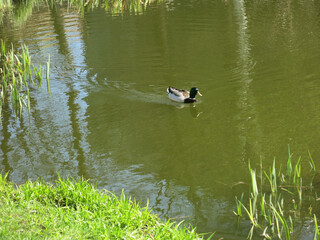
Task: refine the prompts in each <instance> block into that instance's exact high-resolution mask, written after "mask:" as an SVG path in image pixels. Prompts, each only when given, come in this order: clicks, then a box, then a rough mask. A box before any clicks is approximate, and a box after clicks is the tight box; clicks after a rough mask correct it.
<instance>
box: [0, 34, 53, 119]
mask: <svg viewBox="0 0 320 240" xmlns="http://www.w3.org/2000/svg"><path fill="white" fill-rule="evenodd" d="M0 47H1V48H0V117H1V112H2V108H3V107H4V106H5V105H8V104H9V102H11V103H12V109H13V110H14V112H15V113H16V115H21V113H22V111H23V109H25V108H26V109H27V110H28V113H29V115H30V108H31V107H30V85H31V86H36V87H38V88H39V87H41V85H42V81H43V74H42V68H41V65H40V67H36V66H35V65H34V64H32V62H31V56H30V54H29V50H28V48H27V47H26V46H25V45H22V46H21V50H20V51H19V52H15V51H14V49H13V45H11V48H7V47H6V44H5V42H4V41H3V40H1V46H0ZM49 71H50V59H49V61H48V63H47V67H46V82H47V89H48V92H49V93H50V83H49Z"/></svg>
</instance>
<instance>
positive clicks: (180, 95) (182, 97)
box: [167, 87, 202, 103]
mask: <svg viewBox="0 0 320 240" xmlns="http://www.w3.org/2000/svg"><path fill="white" fill-rule="evenodd" d="M167 92H168V95H169V98H170V99H171V100H173V101H176V102H183V103H193V102H196V101H197V100H196V95H197V93H198V94H199V95H200V96H202V95H201V93H200V92H199V90H198V88H196V87H193V88H191V89H190V92H188V91H186V90H182V89H177V88H174V87H168V88H167Z"/></svg>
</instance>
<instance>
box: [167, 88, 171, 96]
mask: <svg viewBox="0 0 320 240" xmlns="http://www.w3.org/2000/svg"><path fill="white" fill-rule="evenodd" d="M171 92H172V91H171V87H170V86H169V87H168V88H167V93H168V94H169V93H171Z"/></svg>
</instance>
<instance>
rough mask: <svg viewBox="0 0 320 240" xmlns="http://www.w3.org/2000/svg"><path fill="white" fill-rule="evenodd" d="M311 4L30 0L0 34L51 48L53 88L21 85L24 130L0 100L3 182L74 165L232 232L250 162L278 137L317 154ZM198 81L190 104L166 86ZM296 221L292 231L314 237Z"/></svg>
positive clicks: (41, 50) (228, 235)
mask: <svg viewBox="0 0 320 240" xmlns="http://www.w3.org/2000/svg"><path fill="white" fill-rule="evenodd" d="M319 7H320V5H319V3H318V2H317V1H289V0H288V1H280V2H279V1H276V2H275V1H249V2H247V1H246V2H244V1H241V0H240V1H237V0H235V1H228V0H225V1H222V0H218V1H205V0H203V1H191V0H190V1H179V0H172V1H160V2H159V3H157V4H155V3H154V4H150V5H148V6H147V7H146V8H145V9H143V11H142V10H141V11H139V12H131V13H130V12H125V13H110V12H107V11H105V10H104V9H102V8H97V9H93V10H91V11H89V12H86V13H84V14H83V15H82V14H80V13H78V11H76V10H72V9H67V8H64V7H60V8H55V9H51V8H48V7H44V6H43V7H37V8H35V9H33V12H32V14H31V15H30V16H29V17H28V20H27V21H26V22H25V23H22V24H14V23H13V22H6V23H4V24H3V25H2V26H1V28H0V36H1V37H2V38H4V39H6V40H7V41H10V42H13V43H15V44H16V45H19V44H22V43H24V44H26V45H27V46H29V49H30V53H31V55H32V59H33V61H34V62H35V63H36V64H42V65H44V64H45V62H46V61H47V58H48V55H49V54H50V57H51V91H52V98H50V96H48V95H47V93H46V91H45V88H44V89H42V91H41V90H39V91H37V90H36V89H34V90H33V92H32V101H33V104H32V110H31V121H30V134H29V135H28V134H27V132H28V127H29V121H28V117H27V113H25V114H24V116H23V117H22V118H16V117H15V116H14V115H13V114H11V110H10V108H8V109H4V114H3V119H2V126H1V127H0V132H1V134H0V166H1V170H4V171H10V175H9V177H10V180H12V181H14V182H16V183H23V182H25V181H26V180H28V179H36V178H38V177H43V178H44V179H46V180H49V181H51V180H54V179H56V177H57V172H59V173H60V174H61V175H62V176H84V177H85V178H89V179H92V180H93V181H96V182H98V186H99V188H106V189H109V190H111V191H113V192H115V193H116V194H120V193H121V191H122V189H124V191H125V193H126V194H128V195H131V196H133V197H134V198H136V199H137V200H139V201H141V202H142V204H146V202H147V200H149V206H150V207H152V208H153V209H154V212H155V213H157V214H159V215H160V216H161V217H162V218H176V219H178V220H180V219H183V220H185V221H187V222H191V223H192V224H194V225H196V226H197V229H198V231H199V232H216V236H217V237H224V238H225V239H244V238H245V237H246V236H247V234H248V231H249V230H250V226H249V224H246V223H242V224H241V225H240V226H238V225H237V219H236V218H235V217H234V215H233V213H232V211H233V210H234V208H235V204H234V196H235V195H238V196H239V195H240V194H241V192H243V191H245V192H247V190H248V185H246V184H235V183H239V182H245V183H249V176H248V167H247V165H248V160H249V159H250V160H251V163H252V165H253V166H255V167H258V163H259V161H260V158H261V159H262V160H263V162H264V164H265V165H266V166H268V165H270V164H271V162H272V161H273V158H274V157H276V159H277V160H278V161H279V163H280V162H282V163H284V162H285V161H286V159H287V148H288V144H289V145H290V148H291V151H292V152H294V156H295V157H296V158H297V157H298V156H302V157H303V159H304V161H305V165H307V161H308V160H307V156H308V150H309V151H310V152H311V154H312V156H313V158H314V159H315V160H317V159H319V157H320V152H319V147H318V146H319V143H320V137H319V136H320V135H319V132H320V126H319V119H320V107H319V106H320V82H319V79H320V68H319V64H320V47H319V43H320V17H319V12H318V10H319ZM168 86H175V87H178V88H186V89H190V88H191V87H193V86H196V87H198V88H199V89H200V91H201V93H202V94H203V97H199V98H198V102H197V103H195V104H192V105H184V104H179V103H174V102H171V101H170V100H169V99H168V97H167V96H166V88H167V87H168ZM310 219H311V218H308V217H306V218H305V219H301V227H300V228H299V229H300V230H299V231H298V232H297V233H295V238H296V239H310V237H311V236H312V235H313V230H312V228H310V227H309V225H308V223H309V222H310V221H311V220H310Z"/></svg>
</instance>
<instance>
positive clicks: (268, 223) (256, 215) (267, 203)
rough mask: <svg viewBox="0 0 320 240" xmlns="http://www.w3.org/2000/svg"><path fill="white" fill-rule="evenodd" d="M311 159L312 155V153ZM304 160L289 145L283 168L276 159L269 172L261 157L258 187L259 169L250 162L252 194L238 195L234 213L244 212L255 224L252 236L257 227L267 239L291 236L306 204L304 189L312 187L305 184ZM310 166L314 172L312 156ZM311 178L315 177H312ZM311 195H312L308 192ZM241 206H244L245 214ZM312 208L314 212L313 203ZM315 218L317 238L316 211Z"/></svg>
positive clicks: (250, 190)
mask: <svg viewBox="0 0 320 240" xmlns="http://www.w3.org/2000/svg"><path fill="white" fill-rule="evenodd" d="M309 155H310V154H309ZM310 159H312V158H311V156H310ZM301 163H302V159H301V157H300V158H298V160H297V161H293V158H292V154H291V152H290V148H288V160H287V163H286V168H285V170H284V171H282V170H281V165H280V166H279V167H278V168H277V164H276V160H275V159H274V160H273V163H272V167H271V168H270V169H269V172H268V173H267V172H266V171H264V170H263V166H262V161H261V160H260V174H258V175H257V176H260V178H261V179H260V182H261V184H260V186H259V188H258V184H257V179H256V171H255V169H253V168H252V166H251V163H250V162H249V163H248V166H249V174H250V176H251V185H250V189H249V195H248V196H249V197H248V199H247V200H245V199H243V193H242V195H241V198H240V199H238V198H237V197H236V211H234V213H235V214H236V215H237V216H238V217H239V218H241V217H242V216H243V217H247V218H248V220H249V221H250V223H251V225H252V227H251V229H250V230H249V234H248V238H249V239H252V238H253V235H254V233H255V232H256V231H254V230H255V229H256V230H258V231H260V234H261V235H262V236H264V237H265V238H266V239H272V238H274V237H276V238H278V239H287V240H289V239H291V234H292V232H293V231H294V222H295V220H299V216H300V214H299V211H300V209H301V207H302V206H303V205H302V202H303V201H304V200H303V195H304V194H303V192H305V191H306V190H308V189H310V190H312V188H311V187H308V186H305V185H303V180H302V166H301ZM312 163H313V164H312ZM310 167H311V170H312V171H313V172H314V173H315V169H316V167H315V165H314V161H313V160H310ZM277 169H279V170H277ZM266 180H267V181H266ZM312 181H313V177H312V178H311V182H312ZM264 183H266V184H267V186H265V185H264ZM310 186H312V183H310ZM309 192H310V194H311V193H312V191H309ZM312 194H313V193H312ZM315 195H316V198H315V199H314V198H313V199H314V201H316V199H317V194H315ZM295 199H298V201H295ZM309 199H312V198H311V197H310V196H309V198H308V200H309ZM292 203H293V204H292ZM304 205H306V204H304ZM240 208H242V209H243V210H244V214H243V213H242V210H241V209H240ZM309 211H310V214H311V212H312V208H311V206H310V207H309ZM314 222H315V239H316V237H318V235H319V230H318V226H317V219H316V217H315V215H314Z"/></svg>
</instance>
